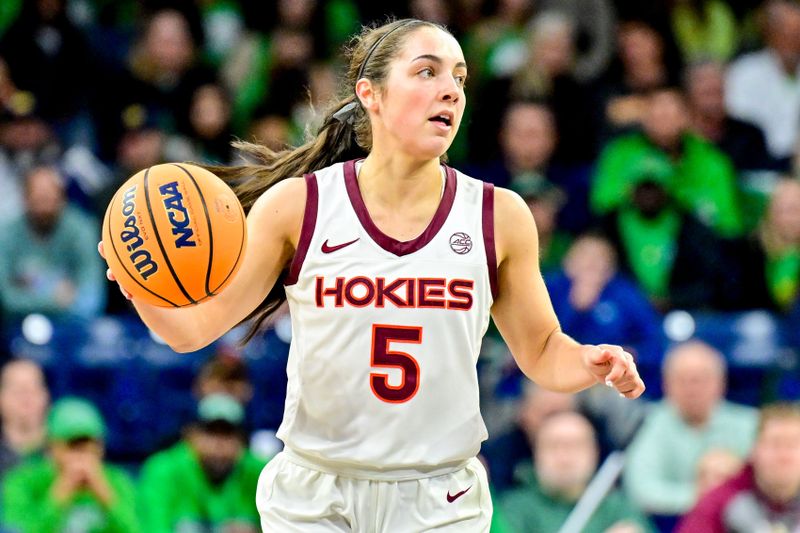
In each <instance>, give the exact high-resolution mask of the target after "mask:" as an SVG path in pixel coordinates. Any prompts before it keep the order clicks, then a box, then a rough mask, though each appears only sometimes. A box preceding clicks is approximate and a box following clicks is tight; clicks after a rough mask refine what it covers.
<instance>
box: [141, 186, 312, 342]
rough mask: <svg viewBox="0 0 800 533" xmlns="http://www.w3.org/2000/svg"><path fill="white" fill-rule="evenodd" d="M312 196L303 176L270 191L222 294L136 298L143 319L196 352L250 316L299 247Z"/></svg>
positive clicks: (252, 218)
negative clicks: (181, 302)
mask: <svg viewBox="0 0 800 533" xmlns="http://www.w3.org/2000/svg"><path fill="white" fill-rule="evenodd" d="M305 202H306V184H305V181H304V180H303V179H302V178H291V179H287V180H285V181H282V182H280V183H278V184H276V185H274V186H273V187H271V188H270V189H269V190H268V191H267V192H265V193H264V194H263V195H262V196H261V197H260V198H259V199H258V200H257V201H256V202H255V204H253V207H252V208H251V209H250V212H249V213H248V215H247V246H246V249H245V254H244V258H243V260H242V266H241V267H240V269H239V271H238V272H237V273H236V276H235V277H234V278H233V280H232V281H231V282H230V284H229V285H228V286H227V287H226V288H225V289H224V290H223V291H222V292H221V293H220V294H218V295H217V296H214V297H213V298H209V299H208V300H205V301H204V302H202V303H199V304H197V305H194V306H189V307H181V308H178V309H175V308H166V307H157V306H154V305H150V304H147V303H145V302H142V301H138V300H137V299H135V298H134V299H133V300H131V301H132V302H133V304H134V306H135V307H136V311H137V312H138V313H139V316H140V317H141V319H142V321H143V322H144V323H145V324H147V327H149V328H150V329H151V330H153V331H154V332H155V333H157V334H158V335H159V336H160V337H161V338H162V339H164V341H166V342H167V344H169V345H170V346H171V347H172V349H174V350H175V351H178V352H191V351H195V350H199V349H200V348H202V347H204V346H206V345H208V344H210V343H211V342H213V341H215V340H216V339H218V338H219V337H220V336H222V335H223V334H224V333H226V332H227V331H228V330H230V329H231V328H232V327H234V326H235V325H237V324H238V323H239V322H241V321H242V320H244V319H245V318H246V317H247V316H248V315H249V314H250V313H251V312H252V311H253V310H254V309H255V308H256V307H257V306H258V305H259V304H260V303H261V302H262V301H263V300H264V298H266V296H267V294H269V292H270V290H271V289H272V287H273V286H274V285H275V283H276V282H277V281H278V278H279V276H280V274H281V272H282V271H283V269H284V268H285V267H286V266H287V265H288V264H289V262H290V261H291V260H292V257H293V255H294V251H295V249H296V247H297V241H298V239H299V237H300V228H301V226H302V223H303V212H304V209H305Z"/></svg>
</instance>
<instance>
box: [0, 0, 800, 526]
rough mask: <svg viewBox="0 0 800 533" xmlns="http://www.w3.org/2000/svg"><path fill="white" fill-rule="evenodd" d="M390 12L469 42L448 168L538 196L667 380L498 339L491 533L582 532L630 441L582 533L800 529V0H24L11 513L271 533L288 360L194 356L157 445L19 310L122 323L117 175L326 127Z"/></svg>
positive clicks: (559, 266) (37, 520) (12, 166)
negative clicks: (570, 389) (110, 248)
mask: <svg viewBox="0 0 800 533" xmlns="http://www.w3.org/2000/svg"><path fill="white" fill-rule="evenodd" d="M390 15H391V16H394V17H397V18H401V17H406V16H412V17H417V18H422V19H426V20H432V21H435V22H439V23H441V24H443V25H445V26H446V27H447V28H448V29H449V30H450V31H451V32H452V33H453V34H454V35H455V36H456V37H457V38H458V40H459V42H460V43H461V45H462V48H463V50H464V54H465V57H466V61H467V64H468V68H469V80H468V82H467V85H466V91H467V102H468V105H467V109H466V112H465V116H464V120H463V122H462V124H461V129H460V131H459V134H458V136H457V138H456V141H455V142H454V144H453V146H452V147H451V149H450V151H449V152H448V162H449V164H451V165H453V166H454V167H456V168H457V169H459V170H462V171H464V172H466V173H467V174H470V175H472V176H474V177H477V178H480V179H483V180H485V181H489V182H492V183H494V184H496V185H498V186H502V187H509V188H511V189H513V190H514V191H516V192H517V193H519V194H520V195H521V196H522V198H523V199H524V200H525V201H526V202H527V204H528V206H529V207H530V210H531V212H532V214H533V216H534V218H535V220H536V223H537V227H538V231H539V239H540V257H541V267H542V272H543V274H544V277H545V281H546V284H547V287H548V289H549V291H550V295H551V297H552V300H553V304H554V306H555V309H556V312H557V314H558V317H559V319H560V322H561V325H562V329H564V331H566V332H567V333H568V334H570V335H572V336H573V337H575V338H576V339H577V340H578V341H580V342H586V343H601V342H605V343H616V344H620V345H623V346H625V347H626V348H628V349H629V350H630V351H631V352H632V353H633V354H634V355H635V357H636V359H637V361H638V363H639V365H640V367H641V369H642V373H643V375H644V377H645V381H646V383H647V385H648V392H647V393H646V397H645V398H644V399H642V400H638V401H634V402H631V401H625V400H622V399H620V398H617V397H615V396H614V395H613V394H610V392H609V391H606V390H605V389H603V388H602V387H598V388H594V389H591V390H589V391H585V392H584V393H581V394H579V395H575V396H569V395H562V394H554V393H550V392H548V391H543V390H541V389H539V388H537V387H536V386H535V385H533V384H531V383H529V382H527V381H526V380H525V379H524V378H523V377H522V376H521V375H520V373H519V372H518V371H517V370H516V369H515V366H514V364H513V360H512V359H511V357H510V354H509V353H508V350H507V349H506V348H505V346H504V345H503V343H502V339H501V338H500V337H499V335H498V334H497V333H496V332H495V331H492V330H491V329H490V332H489V334H488V336H487V339H486V341H485V343H484V350H483V353H482V357H481V361H480V363H479V373H480V376H481V387H482V401H483V403H484V405H483V409H484V415H485V418H486V419H487V425H488V426H489V429H490V440H489V441H488V442H487V443H486V444H485V446H484V450H483V452H482V456H483V458H484V459H485V462H486V464H487V466H488V470H489V474H490V480H491V483H492V486H493V489H494V496H495V498H494V500H495V508H496V511H497V513H496V520H495V522H496V524H495V526H494V528H493V531H494V529H495V528H496V530H497V531H500V532H502V531H510V532H520V533H525V532H537V533H548V532H555V531H558V530H559V527H560V526H561V525H562V523H564V521H565V520H567V517H570V516H573V515H572V514H571V513H573V511H574V510H575V506H576V502H577V501H578V500H579V498H580V497H581V495H584V494H586V493H587V488H588V487H589V483H590V481H591V479H592V477H593V475H594V474H595V472H596V470H597V469H598V467H599V465H600V464H601V463H602V461H604V460H606V458H608V457H613V456H614V455H613V454H612V452H614V451H620V450H624V454H625V459H624V466H623V467H622V473H621V475H620V476H619V477H620V479H619V480H618V482H617V483H616V484H615V485H614V486H615V488H614V489H613V490H611V491H610V492H608V493H607V494H605V497H604V498H601V500H600V503H599V504H598V505H597V507H596V509H595V510H594V513H593V514H592V515H591V517H590V518H589V519H588V522H586V523H584V524H583V526H582V529H580V531H587V532H609V533H623V532H625V533H633V532H647V531H659V530H660V531H672V530H674V529H677V530H678V531H681V532H700V531H704V532H705V531H720V532H722V531H762V530H764V531H767V530H768V531H777V530H781V531H793V530H795V529H796V528H799V527H800V409H799V408H798V407H797V406H796V405H794V404H791V403H786V402H788V401H794V400H796V399H797V397H798V396H800V373H798V371H797V356H798V346H800V334H798V331H800V2H798V1H796V0H658V1H656V0H654V1H645V2H642V1H638V0H408V1H400V0H387V1H384V2H367V1H365V0H276V1H275V2H258V1H256V0H145V1H137V0H3V1H2V2H0V319H2V323H3V335H2V336H0V339H2V344H1V345H0V356H2V360H3V361H5V366H3V368H2V373H1V374H0V422H2V426H1V427H0V474H2V498H1V499H0V531H6V530H5V529H2V528H3V527H5V528H7V531H16V532H24V533H28V532H42V533H44V532H51V531H52V532H62V531H63V532H66V531H69V532H84V531H85V532H100V531H103V532H129V531H146V532H151V531H154V532H159V531H164V532H167V531H180V532H206V531H208V532H211V531H215V532H217V531H219V532H224V533H245V532H250V531H256V530H257V514H256V511H255V507H254V503H253V495H254V494H255V483H256V480H257V475H258V471H259V470H260V468H261V466H262V465H263V464H264V462H265V461H267V460H268V459H269V456H270V455H271V454H272V453H274V450H275V443H274V442H273V440H270V439H271V437H270V435H274V430H275V429H276V427H277V424H278V423H279V421H280V416H281V414H280V413H281V406H282V402H283V398H282V396H281V395H282V390H283V389H282V388H281V386H285V384H284V385H282V384H281V383H280V381H281V380H283V381H285V375H284V374H283V369H282V368H281V367H280V365H279V364H275V365H273V367H274V368H273V370H274V372H273V373H272V374H271V375H270V376H269V377H268V379H269V380H272V381H265V379H267V378H265V376H264V375H263V374H261V375H259V374H258V373H256V372H254V371H253V369H252V368H248V364H247V357H245V355H244V354H243V352H242V351H241V350H239V349H237V348H235V347H234V344H233V343H225V344H222V345H220V346H218V347H217V348H215V349H212V350H211V351H209V352H204V353H203V354H197V355H196V357H197V358H198V361H199V362H198V364H197V365H194V366H191V368H190V369H189V374H190V378H189V379H183V378H181V380H179V381H180V385H179V386H176V387H174V389H171V390H175V394H176V397H180V398H182V399H183V400H185V401H180V402H177V403H174V404H173V406H172V407H170V402H169V401H166V400H161V399H159V400H158V401H157V399H156V398H155V397H151V398H150V399H151V404H152V405H151V409H150V412H152V413H153V416H152V417H151V419H159V420H161V421H165V420H168V421H170V424H169V430H167V431H164V432H160V433H159V434H158V438H152V439H149V440H143V441H141V442H140V443H139V444H140V445H139V446H134V445H132V444H131V443H130V442H126V441H128V440H129V439H128V438H127V435H125V434H119V433H120V431H121V430H120V429H119V428H120V427H124V425H121V424H120V423H119V421H118V420H117V418H119V416H122V418H125V416H128V415H130V413H128V414H127V415H126V414H125V413H122V415H120V411H121V409H117V408H116V407H114V406H109V405H106V404H105V403H104V398H105V399H106V400H108V396H107V395H105V396H104V395H103V394H99V393H98V394H96V395H95V397H93V398H87V397H86V394H82V392H84V391H85V390H90V389H91V386H92V383H91V382H90V381H91V380H92V379H94V378H89V377H87V376H89V375H90V374H88V373H87V374H84V373H82V372H83V370H82V369H83V367H81V366H80V365H78V366H76V367H75V368H71V370H70V379H68V380H65V379H63V375H61V374H60V373H59V372H60V370H59V368H60V367H58V366H57V365H53V364H49V363H48V362H47V361H44V360H43V359H41V358H38V359H37V357H36V354H37V353H38V354H40V352H37V351H36V349H29V348H31V346H32V345H35V344H36V342H35V341H31V339H30V338H27V340H25V341H24V342H23V341H20V338H22V337H26V336H27V337H30V332H29V331H28V330H26V328H25V327H22V329H21V330H20V324H24V321H26V320H28V319H30V318H31V317H37V320H41V319H42V317H44V319H45V320H49V321H51V322H52V324H54V325H55V327H56V336H58V331H59V329H58V328H62V331H64V330H65V329H66V330H69V331H73V329H75V330H81V331H83V330H87V331H88V330H91V331H94V330H92V329H91V328H94V327H95V326H92V324H98V323H100V322H98V321H107V320H110V319H113V320H121V321H125V320H127V319H129V318H130V316H131V315H132V310H131V308H130V306H129V304H128V303H127V302H126V301H125V300H124V298H122V297H121V295H120V294H119V292H118V291H117V290H116V287H114V286H112V285H111V284H108V283H107V282H106V280H105V276H104V274H103V272H104V269H105V265H104V263H103V262H102V260H101V258H100V257H99V255H98V254H97V251H96V245H97V241H98V240H99V225H100V223H101V221H102V217H103V215H104V213H105V209H106V206H107V204H108V201H109V200H110V198H111V196H112V195H113V193H114V192H115V191H116V189H117V188H118V187H119V186H120V185H121V183H122V182H123V181H124V180H125V179H127V178H128V177H129V176H131V175H132V174H134V173H135V172H137V171H139V170H141V169H143V168H146V167H148V166H151V165H154V164H157V163H161V162H168V161H193V162H200V163H209V164H228V163H233V162H236V161H240V156H239V155H238V154H236V153H235V152H234V151H233V150H232V149H231V146H230V143H231V141H232V140H234V139H242V140H247V141H254V142H258V143H262V144H265V145H267V146H269V147H271V148H272V149H281V148H283V147H287V146H292V145H297V144H299V143H302V142H303V141H304V140H305V139H307V138H308V136H309V135H310V134H312V133H313V132H314V128H315V127H316V126H317V125H318V124H319V121H320V120H321V118H322V116H323V115H324V113H325V112H326V111H327V106H328V104H329V102H330V101H331V100H332V99H333V98H334V96H335V95H336V94H337V93H341V92H342V91H347V90H349V89H348V88H346V87H340V86H338V79H339V75H340V73H341V69H342V68H343V63H342V56H341V50H342V47H343V46H346V45H347V42H348V38H349V37H350V36H351V35H353V33H355V32H357V31H358V30H359V28H360V27H361V25H362V24H369V23H371V22H383V21H385V20H386V17H387V16H390ZM520 312H525V310H520ZM279 322H280V321H279ZM37 323H39V322H37ZM49 323H50V322H48V324H49ZM102 324H105V325H107V324H108V322H102ZM704 325H705V326H706V327H705V330H704V329H703V326H704ZM104 327H105V326H104ZM273 327H280V326H279V325H278V326H273ZM284 327H285V326H284ZM87 328H88V329H87ZM28 329H30V328H28ZM101 329H102V328H101ZM19 331H23V332H25V331H28V333H25V334H24V335H23V334H18V332H19ZM703 331H706V332H708V335H706V336H705V337H703V335H699V334H700V333H701V332H703ZM20 335H21V337H20ZM737 335H739V336H742V335H744V336H746V337H747V338H748V339H750V341H752V339H754V338H756V339H761V341H760V342H755V341H752V342H749V341H748V342H738V343H737V342H735V341H731V338H734V337H736V336H737ZM288 337H290V334H286V333H285V332H284V333H283V334H282V338H283V339H284V341H285V340H287V339H288ZM701 337H703V338H701ZM765 339H766V340H765ZM44 342H45V343H46V342H47V341H44ZM89 346H94V345H89ZM141 346H144V344H141V343H136V344H132V345H130V346H126V347H124V349H123V351H124V352H125V356H124V358H125V365H130V364H131V363H130V361H131V360H133V359H136V358H137V357H139V356H140V355H142V353H143V352H142V353H140V352H137V349H138V348H137V347H141ZM259 346H273V345H272V344H269V343H267V344H263V345H259ZM81 350H84V351H85V350H86V348H85V346H84V345H81V346H78V347H76V348H75V351H76V353H77V352H80V351H81ZM142 350H144V349H142ZM81 353H82V352H81ZM148 353H149V352H148ZM151 360H152V359H151ZM277 360H278V361H279V360H280V358H279V357H278V358H277ZM121 368H125V369H126V370H125V372H122V371H120V372H118V374H115V376H118V375H120V374H124V376H123V377H124V378H126V379H127V380H128V381H125V383H126V384H128V385H126V386H128V387H129V388H131V387H132V388H136V387H137V386H138V383H139V382H137V381H136V379H134V378H133V377H132V376H134V374H132V373H128V372H127V369H128V368H129V366H124V367H123V366H119V367H118V369H121ZM137 368H140V367H137ZM87 372H88V371H87ZM155 372H157V371H156V370H152V373H155ZM91 375H92V376H94V375H95V374H91ZM136 375H138V374H136ZM184 377H185V376H184ZM115 379H116V378H115ZM81 380H84V381H89V382H90V383H89V384H88V386H86V387H84V388H83V389H81V388H80V387H78V386H76V385H75V384H76V383H81ZM154 383H155V382H154ZM118 388H124V387H121V386H120V387H118ZM265 388H266V389H267V391H266V392H264V389H265ZM270 395H271V396H270ZM51 396H52V397H51ZM726 398H727V399H726ZM733 400H735V401H733ZM140 403H141V402H140ZM156 405H157V407H153V406H156ZM172 411H175V412H172ZM177 411H180V412H179V413H177V414H175V413H176V412H177ZM259 411H269V413H268V414H269V416H261V417H255V419H254V416H253V413H254V412H255V413H257V412H259ZM131 416H132V415H131ZM129 419H131V418H130V416H129ZM148 422H152V420H149V421H148ZM255 430H266V433H264V432H263V431H261V432H257V431H255ZM270 431H272V432H273V433H270ZM170 433H171V437H172V438H171V439H166V438H162V437H165V435H166V436H169V434H170ZM142 442H144V443H145V444H142ZM126 445H129V446H128V447H127V448H126V447H125V446H126ZM109 452H110V455H111V459H114V460H115V461H114V462H119V463H122V464H121V465H117V466H112V465H111V461H109ZM116 460H118V461H116ZM612 481H613V480H612ZM776 528H778V529H776ZM780 528H783V529H780Z"/></svg>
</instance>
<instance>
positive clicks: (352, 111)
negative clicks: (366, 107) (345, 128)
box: [333, 102, 358, 126]
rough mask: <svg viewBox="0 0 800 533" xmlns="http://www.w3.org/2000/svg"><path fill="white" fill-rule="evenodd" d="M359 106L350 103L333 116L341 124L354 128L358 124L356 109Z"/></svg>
mask: <svg viewBox="0 0 800 533" xmlns="http://www.w3.org/2000/svg"><path fill="white" fill-rule="evenodd" d="M357 105H358V104H356V103H355V102H350V103H349V104H345V105H343V106H342V107H341V108H340V109H339V111H337V112H336V113H334V114H333V118H335V119H336V120H338V121H339V122H341V123H342V124H348V125H350V126H353V125H354V124H355V123H356V107H357Z"/></svg>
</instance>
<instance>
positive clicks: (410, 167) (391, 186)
mask: <svg viewBox="0 0 800 533" xmlns="http://www.w3.org/2000/svg"><path fill="white" fill-rule="evenodd" d="M358 183H359V188H360V189H361V194H362V195H363V197H364V200H365V202H367V203H368V204H369V203H370V202H369V201H372V202H377V203H379V204H380V205H383V206H389V207H403V206H407V205H418V204H419V203H421V202H422V203H424V202H431V201H435V203H436V204H437V205H438V201H439V198H440V197H441V194H442V185H443V181H442V169H441V166H440V164H439V162H438V161H437V160H435V159H434V160H429V161H419V160H412V159H410V158H408V157H404V156H402V155H395V154H380V153H375V152H373V153H371V154H370V155H369V156H368V157H367V159H366V160H365V161H364V163H363V165H361V168H360V169H359V172H358Z"/></svg>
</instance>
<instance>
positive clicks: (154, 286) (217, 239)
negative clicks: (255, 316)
mask: <svg viewBox="0 0 800 533" xmlns="http://www.w3.org/2000/svg"><path fill="white" fill-rule="evenodd" d="M246 235H247V229H246V224H245V216H244V212H243V210H242V206H241V204H240V203H239V200H238V199H237V198H236V195H235V194H234V193H233V191H232V190H231V188H230V187H228V185H227V184H226V183H225V182H223V181H222V180H221V179H219V178H218V177H217V176H215V175H214V174H212V173H211V172H209V171H207V170H205V169H202V168H200V167H196V166H194V165H187V164H184V163H180V164H174V163H168V164H163V165H155V166H152V167H150V168H147V169H145V170H142V171H141V172H139V173H138V174H136V175H134V176H133V177H131V178H130V179H129V180H128V181H126V182H125V183H124V184H123V185H122V187H120V188H119V190H117V192H116V194H114V197H113V198H112V199H111V202H110V203H109V204H108V208H107V209H106V215H105V218H104V220H103V247H104V250H105V256H106V261H108V265H109V267H110V268H111V271H112V272H113V273H114V276H115V277H116V278H117V281H119V283H120V284H121V285H122V287H123V288H125V289H126V290H127V291H128V292H130V293H131V294H132V295H133V297H134V298H137V299H140V300H143V301H145V302H147V303H151V304H153V305H158V306H161V307H184V306H187V305H192V304H195V303H198V302H201V301H203V300H205V299H206V298H210V297H212V296H214V295H215V294H218V293H219V292H220V291H221V290H222V289H224V288H225V286H226V285H227V284H228V283H229V282H230V281H231V279H233V276H234V274H236V271H237V270H238V268H239V265H240V264H241V261H242V258H243V257H244V248H245V240H246Z"/></svg>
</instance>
